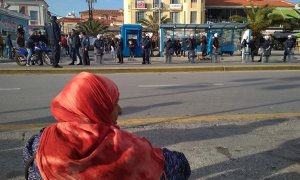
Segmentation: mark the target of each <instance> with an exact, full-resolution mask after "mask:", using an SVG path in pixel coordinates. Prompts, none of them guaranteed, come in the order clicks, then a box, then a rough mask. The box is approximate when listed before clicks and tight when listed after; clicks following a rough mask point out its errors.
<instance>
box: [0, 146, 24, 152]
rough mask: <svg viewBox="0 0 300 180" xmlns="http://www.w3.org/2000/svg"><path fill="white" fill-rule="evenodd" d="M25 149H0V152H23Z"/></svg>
mask: <svg viewBox="0 0 300 180" xmlns="http://www.w3.org/2000/svg"><path fill="white" fill-rule="evenodd" d="M23 148H24V147H23V146H22V147H16V148H10V149H0V152H8V151H18V150H22V149H23Z"/></svg>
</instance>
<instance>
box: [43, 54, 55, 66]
mask: <svg viewBox="0 0 300 180" xmlns="http://www.w3.org/2000/svg"><path fill="white" fill-rule="evenodd" d="M43 61H44V63H45V64H47V65H49V66H51V65H52V64H53V63H52V60H51V58H50V56H49V55H48V54H47V53H43Z"/></svg>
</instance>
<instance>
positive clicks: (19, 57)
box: [15, 54, 27, 66]
mask: <svg viewBox="0 0 300 180" xmlns="http://www.w3.org/2000/svg"><path fill="white" fill-rule="evenodd" d="M15 60H16V63H17V64H18V65H19V66H25V65H26V63H27V58H26V56H24V55H20V54H16V56H15Z"/></svg>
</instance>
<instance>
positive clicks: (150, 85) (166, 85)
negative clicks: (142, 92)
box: [138, 84, 182, 88]
mask: <svg viewBox="0 0 300 180" xmlns="http://www.w3.org/2000/svg"><path fill="white" fill-rule="evenodd" d="M174 86H182V84H148V85H138V87H142V88H144V87H174Z"/></svg>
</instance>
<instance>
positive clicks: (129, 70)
mask: <svg viewBox="0 0 300 180" xmlns="http://www.w3.org/2000/svg"><path fill="white" fill-rule="evenodd" d="M274 70H300V65H280V66H279V65H261V66H251V65H244V66H242V65H237V66H224V65H223V66H197V67H195V66H194V67H191V66H176V67H162V66H159V67H119V68H118V67H113V68H109V67H106V68H76V69H72V68H62V69H53V68H43V69H27V68H7V69H1V70H0V74H77V73H80V72H82V71H86V72H90V73H103V74H108V73H151V72H153V73H155V72H157V73H161V72H211V71H219V72H220V71H274Z"/></svg>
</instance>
